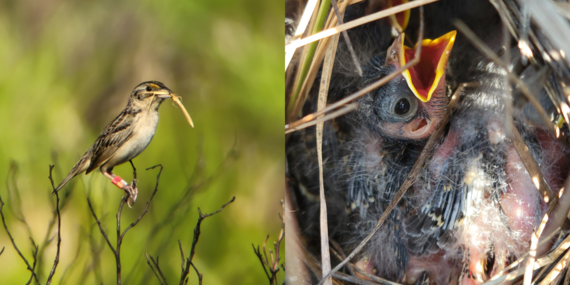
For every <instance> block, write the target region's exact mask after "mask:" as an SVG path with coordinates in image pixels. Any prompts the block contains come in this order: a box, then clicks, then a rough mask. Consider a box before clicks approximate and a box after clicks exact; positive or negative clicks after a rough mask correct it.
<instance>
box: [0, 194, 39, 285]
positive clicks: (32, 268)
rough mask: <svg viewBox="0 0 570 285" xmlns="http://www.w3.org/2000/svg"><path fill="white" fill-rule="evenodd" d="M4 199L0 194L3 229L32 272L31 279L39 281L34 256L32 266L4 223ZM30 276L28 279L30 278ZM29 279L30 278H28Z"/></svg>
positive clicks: (0, 213) (0, 214)
mask: <svg viewBox="0 0 570 285" xmlns="http://www.w3.org/2000/svg"><path fill="white" fill-rule="evenodd" d="M4 205H5V204H4V201H3V200H2V196H0V216H1V217H2V224H3V225H4V229H5V230H6V233H7V234H8V237H9V238H10V241H11V242H12V246H14V249H15V250H16V251H17V252H18V255H20V257H21V258H22V260H23V261H24V263H26V266H27V267H28V268H27V269H28V270H29V271H30V272H31V273H32V277H31V278H33V279H35V280H36V283H38V284H39V283H40V282H39V281H38V276H37V275H36V272H35V271H34V270H35V258H34V266H33V267H32V266H30V263H29V262H28V260H27V259H26V258H25V257H24V255H23V254H22V252H21V251H20V249H18V246H16V242H15V241H14V238H13V237H12V234H11V233H10V230H8V225H6V219H5V217H4V211H3V209H4ZM2 251H4V249H2ZM36 252H37V251H36ZM34 257H35V256H34ZM31 278H30V279H31ZM30 281H31V280H30ZM30 281H28V283H27V284H30Z"/></svg>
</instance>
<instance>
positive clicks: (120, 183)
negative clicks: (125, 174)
mask: <svg viewBox="0 0 570 285" xmlns="http://www.w3.org/2000/svg"><path fill="white" fill-rule="evenodd" d="M112 170H113V169H112V168H110V169H103V168H101V172H102V173H103V175H105V176H106V177H107V178H109V179H111V182H113V184H115V185H117V187H119V188H120V189H122V190H125V192H127V193H128V194H129V200H128V201H127V204H128V205H129V207H131V206H132V205H133V204H134V203H135V201H136V200H137V196H138V192H139V191H138V189H137V187H136V182H135V181H133V184H132V185H129V183H128V182H127V181H125V180H123V178H121V177H120V176H118V175H115V174H113V173H112V172H111V171H112Z"/></svg>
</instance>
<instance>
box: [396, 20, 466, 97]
mask: <svg viewBox="0 0 570 285" xmlns="http://www.w3.org/2000/svg"><path fill="white" fill-rule="evenodd" d="M456 35H457V32H456V31H451V32H449V33H447V34H445V35H443V36H441V37H439V38H437V39H435V40H430V39H425V40H423V41H422V43H421V44H422V51H421V55H420V62H419V63H418V64H416V65H414V66H412V67H411V68H409V69H408V70H406V71H404V73H403V75H404V78H406V82H408V86H409V87H410V89H411V90H412V92H414V95H416V97H418V99H420V100H421V101H422V102H427V101H429V100H430V99H431V96H432V94H433V93H434V91H435V90H436V89H437V87H438V85H439V82H440V80H441V79H442V78H444V77H443V76H444V74H445V68H446V66H447V60H448V59H449V53H450V52H451V49H452V48H453V44H454V43H455V36H456ZM396 44H397V46H393V48H397V50H396V54H397V56H398V59H399V63H400V66H404V65H405V64H406V63H408V62H410V61H411V60H412V59H414V57H415V55H416V54H415V53H416V50H415V49H412V48H409V47H406V46H404V34H402V35H400V36H399V37H398V38H397V39H396V42H395V43H394V45H396ZM416 47H417V44H416ZM444 80H445V79H444Z"/></svg>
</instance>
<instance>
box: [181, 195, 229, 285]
mask: <svg viewBox="0 0 570 285" xmlns="http://www.w3.org/2000/svg"><path fill="white" fill-rule="evenodd" d="M235 199H236V197H235V196H234V197H232V199H231V200H230V201H229V202H227V203H225V204H224V205H223V206H222V207H221V208H220V209H218V210H217V211H215V212H213V213H210V214H202V211H200V208H198V215H199V216H198V222H197V223H196V227H195V228H194V237H193V238H192V247H191V248H190V256H189V257H188V258H187V259H186V265H185V266H184V267H183V270H182V274H181V275H180V285H183V284H186V283H187V282H188V279H187V278H186V277H187V276H188V274H189V273H190V266H192V267H194V270H195V271H196V274H198V281H199V282H200V284H202V275H201V274H200V273H199V272H198V269H196V267H195V266H194V264H192V258H194V254H195V253H196V244H197V243H198V239H199V238H200V225H201V224H202V221H204V220H205V219H206V218H208V217H211V216H213V215H215V214H217V213H219V212H221V211H222V210H223V209H224V208H225V207H226V206H227V205H229V204H230V203H232V202H233V201H235ZM180 251H181V252H182V246H181V245H180ZM182 256H184V253H183V252H182Z"/></svg>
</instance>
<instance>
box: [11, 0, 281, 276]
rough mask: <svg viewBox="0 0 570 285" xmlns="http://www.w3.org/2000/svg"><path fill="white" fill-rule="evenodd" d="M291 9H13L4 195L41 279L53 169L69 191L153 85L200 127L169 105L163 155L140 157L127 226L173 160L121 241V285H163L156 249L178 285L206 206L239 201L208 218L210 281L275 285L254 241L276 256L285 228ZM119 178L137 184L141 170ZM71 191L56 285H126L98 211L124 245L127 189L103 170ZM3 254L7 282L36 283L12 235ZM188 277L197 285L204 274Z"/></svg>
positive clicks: (252, 0) (164, 112)
mask: <svg viewBox="0 0 570 285" xmlns="http://www.w3.org/2000/svg"><path fill="white" fill-rule="evenodd" d="M283 9H284V7H283V3H282V2H279V1H260V0H240V1H225V0H224V1H221V0H217V1H216V0H192V1H176V0H162V1H140V0H130V1H120V2H119V1H109V0H104V1H68V0H12V1H6V0H3V1H0V62H1V63H2V68H0V122H1V123H0V141H1V142H2V143H1V147H0V177H3V180H4V182H5V187H2V188H1V189H0V195H1V196H2V198H3V200H4V202H5V203H6V206H5V207H4V214H5V216H6V218H7V220H6V222H7V224H8V226H9V228H10V231H11V233H12V234H13V235H14V238H15V240H16V242H17V245H18V246H19V248H20V250H21V251H22V252H23V254H24V255H25V256H26V257H27V258H28V260H30V262H32V261H33V258H32V245H31V242H30V240H29V239H28V236H31V237H32V238H33V239H34V241H35V242H36V243H38V244H39V246H40V253H41V254H42V255H41V259H40V260H38V274H39V277H40V281H41V283H45V281H46V278H47V275H48V272H49V270H50V268H51V266H52V264H53V258H54V256H55V250H56V247H55V240H52V239H53V238H54V237H55V233H56V231H55V230H52V231H51V232H50V233H49V234H47V235H46V233H47V232H48V227H49V224H50V221H51V220H52V209H53V203H54V201H55V197H52V196H50V195H49V194H50V191H51V186H50V182H49V180H48V174H49V171H48V170H49V168H48V165H50V164H55V169H54V180H55V183H56V185H57V184H58V183H59V182H60V181H61V179H62V178H63V177H64V176H65V174H67V172H68V171H69V170H70V169H71V167H72V166H73V165H74V164H75V163H76V162H77V160H78V159H79V157H80V156H81V155H82V154H83V153H84V152H85V151H86V150H87V149H88V148H89V146H90V145H91V144H92V143H93V142H94V140H95V138H96V137H97V135H98V134H99V132H101V130H103V128H104V127H105V126H106V125H107V124H108V123H109V122H110V121H111V120H112V119H113V118H114V117H115V116H116V115H117V114H118V113H119V112H120V111H121V110H122V109H123V108H124V106H125V105H126V102H127V98H128V96H129V95H130V92H131V90H132V89H133V88H134V87H135V86H136V85H137V84H138V83H140V82H143V81H147V80H158V81H161V82H163V83H165V84H166V86H168V87H169V88H170V89H172V90H173V91H174V92H176V93H178V94H179V95H181V96H182V98H183V103H184V104H185V106H186V108H187V110H188V112H189V113H190V115H191V116H192V118H193V119H194V123H195V125H196V128H195V129H191V128H190V127H189V126H188V124H187V122H186V120H185V119H184V116H183V114H182V112H181V111H180V110H179V109H178V108H177V107H175V106H173V105H172V104H171V101H170V100H166V101H165V102H164V103H163V104H162V106H161V108H160V118H161V119H160V122H159V125H158V129H157V132H156V135H155V137H154V139H153V141H152V143H151V144H150V145H149V146H148V148H147V149H146V150H145V151H144V152H143V153H142V154H141V155H139V156H138V157H137V158H135V159H134V160H133V161H134V163H135V166H136V167H137V170H138V178H139V186H138V188H139V197H138V200H137V203H136V204H135V206H134V207H133V208H132V209H128V208H127V207H125V209H124V210H123V219H122V223H123V227H126V226H127V225H128V223H130V222H132V221H134V220H135V219H136V218H137V217H138V215H139V214H140V213H141V212H142V211H143V209H144V206H145V203H146V201H147V200H148V199H149V197H150V194H151V193H152V190H153V188H154V185H155V183H156V175H157V173H158V169H155V170H149V171H145V168H147V167H150V166H153V165H156V164H159V163H160V164H162V165H163V166H164V171H163V173H162V177H161V179H160V186H159V190H158V193H157V195H156V197H155V198H154V201H153V203H152V204H151V207H150V210H149V213H148V214H147V216H145V217H144V218H143V220H142V221H141V222H140V223H139V224H138V225H137V226H136V227H135V228H133V229H132V230H131V231H130V232H129V233H128V234H127V236H126V237H125V241H124V243H123V245H122V250H121V255H122V265H123V268H122V272H123V273H122V274H123V284H159V282H158V280H157V279H156V278H155V276H154V275H153V273H152V271H151V270H150V268H149V267H148V265H147V264H146V259H145V255H144V254H145V252H148V253H149V254H150V255H152V256H154V257H155V258H156V257H157V256H159V257H160V266H161V268H162V270H163V271H164V273H165V275H166V276H167V280H168V281H169V283H172V284H178V280H179V278H180V271H181V270H180V263H181V260H180V253H179V250H178V242H177V241H178V240H180V241H181V243H182V246H183V248H184V250H185V254H186V255H188V254H189V250H190V245H191V243H192V235H193V229H194V226H195V225H196V221H197V217H198V216H197V208H198V207H200V209H201V210H202V211H203V212H204V213H210V212H214V211H216V210H217V209H218V208H219V207H220V206H221V205H222V204H224V203H226V202H227V201H229V200H230V199H231V197H232V196H236V200H235V202H234V203H233V204H230V205H229V206H228V207H227V208H225V210H224V211H222V212H221V213H219V214H217V215H215V216H213V217H210V218H208V219H206V220H205V221H204V222H203V224H202V228H201V230H202V234H201V236H200V240H199V243H198V246H197V251H196V256H195V257H194V264H195V265H196V267H197V268H198V269H199V270H200V272H201V273H202V274H203V275H204V284H236V283H237V284H265V283H267V278H266V277H265V273H264V272H263V269H262V268H261V265H260V263H259V260H258V259H257V258H256V256H255V255H254V253H253V251H252V247H251V244H252V243H253V244H256V245H257V244H262V243H263V241H264V239H265V237H266V235H267V234H270V238H269V242H268V245H273V241H274V240H276V239H277V236H278V234H279V231H280V228H281V223H280V220H279V217H278V213H281V212H282V210H281V205H280V203H279V201H280V199H282V197H283V189H284V184H285V183H284V180H283V173H284V136H283V123H284V113H283V110H284V102H283V96H282V94H283V90H284V86H283V85H284V81H283V77H282V74H283V68H282V66H283V38H284V35H283V29H282V26H283V23H282V22H281V21H278V19H282V18H283V13H284V12H283ZM114 173H116V174H118V175H120V176H122V177H123V178H125V180H128V181H130V180H131V179H132V170H131V166H130V165H129V164H128V163H127V164H124V165H121V166H119V167H116V168H115V170H114ZM66 195H68V196H67V197H66V198H65V199H64V200H65V207H64V208H63V209H62V239H63V241H62V248H61V256H60V263H59V266H58V268H57V272H56V274H55V278H54V284H103V283H104V284H114V283H116V273H115V270H116V269H115V262H114V257H113V255H112V253H111V251H110V249H109V248H108V246H107V244H106V243H105V242H104V240H103V238H102V236H101V234H100V232H99V230H98V228H97V225H96V223H95V221H94V219H93V217H92V216H91V213H90V211H89V208H88V206H87V200H86V199H87V197H90V198H91V201H92V203H93V205H94V207H95V211H96V213H97V215H98V216H99V217H100V219H101V220H102V221H103V227H104V228H105V229H106V231H107V232H108V234H109V236H110V239H111V241H112V242H113V243H115V240H116V236H115V223H116V222H115V215H116V212H117V208H118V205H119V202H120V199H121V196H122V195H123V193H122V191H120V190H118V189H117V188H116V187H115V186H114V185H112V184H111V183H110V181H109V180H107V179H105V178H104V177H103V175H102V174H101V173H100V172H99V171H95V172H93V173H92V174H89V175H87V176H85V175H81V176H78V177H76V178H75V179H73V180H72V183H70V184H68V185H67V186H66V187H65V188H64V189H63V190H62V197H63V196H66ZM176 205H178V207H176ZM19 218H20V219H25V222H26V223H27V224H28V225H29V227H28V226H27V225H26V223H24V222H23V221H22V220H19ZM0 247H5V249H4V252H3V253H2V255H0V283H1V284H24V283H25V282H27V280H28V279H29V277H30V274H29V272H28V271H27V270H26V266H25V264H24V262H23V261H22V260H21V259H20V258H19V257H18V255H17V253H16V251H15V250H14V248H13V247H12V245H11V243H10V240H9V239H8V236H7V235H6V232H5V231H4V230H3V229H2V230H1V231H0ZM44 249H45V251H44ZM282 250H283V247H282ZM282 256H284V255H282ZM189 278H190V282H189V283H190V284H197V283H198V281H197V280H198V279H197V277H196V274H195V273H194V272H193V271H192V272H191V273H190V275H189ZM280 279H281V280H283V275H281V276H280Z"/></svg>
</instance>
